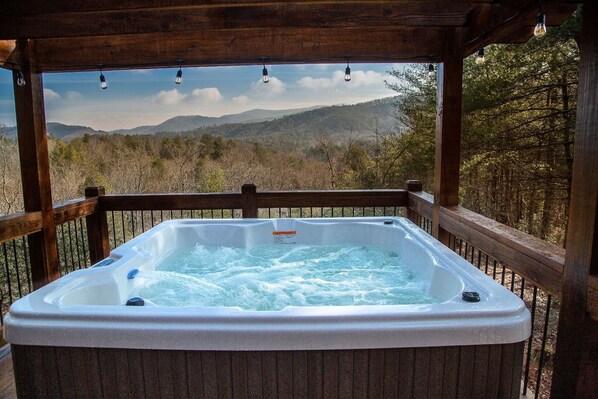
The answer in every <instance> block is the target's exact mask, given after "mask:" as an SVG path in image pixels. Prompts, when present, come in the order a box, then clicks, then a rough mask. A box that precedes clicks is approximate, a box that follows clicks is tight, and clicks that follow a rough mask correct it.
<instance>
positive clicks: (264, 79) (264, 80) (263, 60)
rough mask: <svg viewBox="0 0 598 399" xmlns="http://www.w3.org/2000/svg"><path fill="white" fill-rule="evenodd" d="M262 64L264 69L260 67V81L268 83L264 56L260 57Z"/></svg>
mask: <svg viewBox="0 0 598 399" xmlns="http://www.w3.org/2000/svg"><path fill="white" fill-rule="evenodd" d="M262 65H264V69H262V82H264V83H268V82H269V81H270V77H269V76H268V68H266V59H265V58H262Z"/></svg>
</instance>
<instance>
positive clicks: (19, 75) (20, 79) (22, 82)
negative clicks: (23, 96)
mask: <svg viewBox="0 0 598 399" xmlns="http://www.w3.org/2000/svg"><path fill="white" fill-rule="evenodd" d="M17 68H18V70H17V86H19V87H23V86H25V85H26V84H27V81H25V75H24V74H23V71H21V67H20V66H18V65H17Z"/></svg>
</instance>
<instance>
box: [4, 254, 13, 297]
mask: <svg viewBox="0 0 598 399" xmlns="http://www.w3.org/2000/svg"><path fill="white" fill-rule="evenodd" d="M2 252H3V253H4V267H5V270H6V287H7V288H8V303H9V304H12V287H11V286H10V268H9V267H8V255H7V254H6V253H7V251H6V242H3V243H2Z"/></svg>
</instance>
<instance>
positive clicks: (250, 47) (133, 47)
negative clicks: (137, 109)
mask: <svg viewBox="0 0 598 399" xmlns="http://www.w3.org/2000/svg"><path fill="white" fill-rule="evenodd" d="M200 32H201V33H197V32H182V33H147V34H135V35H119V36H98V37H84V38H79V39H77V40H73V38H58V39H36V41H37V46H36V49H37V51H36V57H37V59H38V63H37V66H36V68H37V69H36V71H39V72H57V71H76V70H97V68H98V67H97V65H98V64H102V65H103V66H104V70H105V71H107V70H111V69H132V68H162V67H168V68H171V67H173V66H175V65H176V60H177V59H183V60H184V65H185V66H218V65H231V64H233V65H256V64H261V63H262V60H261V57H266V58H267V59H266V63H268V64H297V63H298V64H305V63H344V62H346V57H347V54H350V58H351V62H355V63H357V62H366V61H367V62H386V63H388V62H438V61H440V59H441V57H442V50H443V49H442V45H441V43H443V42H444V35H445V33H444V31H443V30H442V28H438V27H426V28H423V27H398V28H393V29H387V28H381V27H367V28H327V29H316V28H267V29H243V30H205V31H200ZM260 69H261V68H260ZM258 72H259V70H258ZM106 77H107V79H110V77H109V74H108V75H106Z"/></svg>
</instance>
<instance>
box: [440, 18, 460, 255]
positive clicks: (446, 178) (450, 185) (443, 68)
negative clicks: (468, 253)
mask: <svg viewBox="0 0 598 399" xmlns="http://www.w3.org/2000/svg"><path fill="white" fill-rule="evenodd" d="M461 37H462V36H461V32H460V31H459V30H458V29H453V30H452V31H449V32H448V33H447V38H446V41H447V42H446V46H445V52H444V62H443V63H441V64H439V65H438V72H437V83H438V89H437V97H436V98H437V100H436V162H435V164H434V210H433V214H432V215H433V216H432V235H433V236H434V237H436V238H437V239H439V240H440V241H441V242H443V243H445V244H447V243H448V233H447V232H446V231H445V230H444V229H442V228H441V227H440V224H439V221H440V207H442V206H452V205H458V204H459V168H460V166H461V112H462V110H461V102H462V92H463V88H462V81H463V57H462V54H463V52H462V43H461V40H462V39H461Z"/></svg>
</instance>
